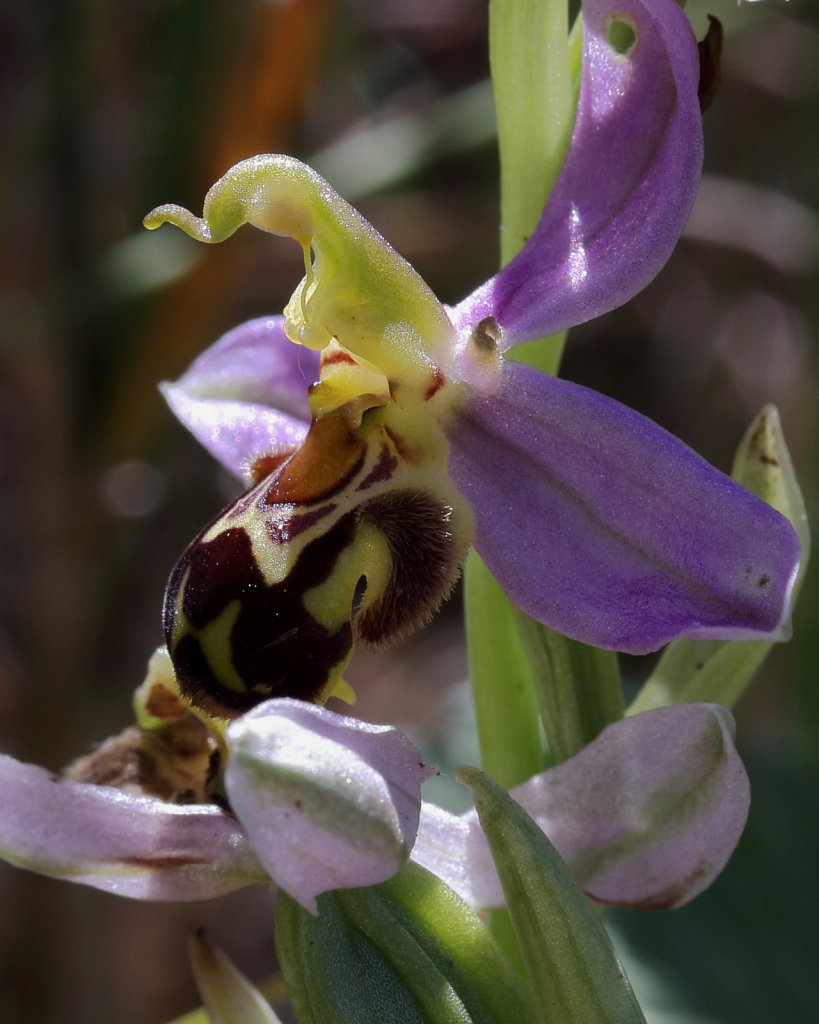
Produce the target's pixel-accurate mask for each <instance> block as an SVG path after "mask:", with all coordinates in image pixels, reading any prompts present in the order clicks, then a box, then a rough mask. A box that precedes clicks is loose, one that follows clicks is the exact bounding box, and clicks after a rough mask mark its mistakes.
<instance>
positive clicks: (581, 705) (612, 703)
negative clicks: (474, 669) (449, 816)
mask: <svg viewBox="0 0 819 1024" xmlns="http://www.w3.org/2000/svg"><path fill="white" fill-rule="evenodd" d="M515 621H516V622H517V626H518V630H519V632H520V638H521V642H522V644H523V649H524V651H525V652H526V656H527V659H528V661H529V664H530V666H531V669H532V673H533V675H534V679H535V692H536V693H537V698H538V702H539V704H540V714H541V718H542V720H543V728H544V730H545V732H546V739H547V740H548V744H549V753H550V754H551V756H552V759H553V760H554V762H555V763H556V764H559V763H560V762H561V761H565V760H567V759H568V758H570V757H573V756H574V755H575V754H576V753H577V752H578V751H579V750H581V749H582V748H583V747H584V746H585V745H586V744H587V743H591V741H592V740H593V739H595V738H596V737H597V736H598V735H599V734H600V733H601V732H602V731H603V729H605V728H606V726H607V725H611V723H612V722H617V721H619V720H620V719H621V718H622V717H623V692H622V686H621V683H620V670H619V668H618V666H617V655H616V654H615V653H614V652H613V651H601V650H599V649H598V648H596V647H589V646H588V645H587V644H581V643H580V642H579V641H577V640H570V639H569V638H568V637H565V636H562V635H561V634H560V633H555V631H554V630H552V629H549V628H548V627H547V626H543V625H541V624H540V623H539V622H535V620H534V619H532V618H530V617H529V616H528V615H526V614H525V613H524V612H522V611H520V610H519V609H515ZM490 774H491V772H490ZM499 781H502V780H499Z"/></svg>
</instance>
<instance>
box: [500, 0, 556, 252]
mask: <svg viewBox="0 0 819 1024" xmlns="http://www.w3.org/2000/svg"><path fill="white" fill-rule="evenodd" d="M568 33H569V22H568V8H567V3H566V0H490V4H489V60H490V66H491V69H492V86H493V90H494V95H495V109H496V111H497V120H498V145H499V147H500V167H501V262H502V263H508V262H509V260H511V259H512V257H513V256H515V255H516V254H517V253H518V252H519V250H520V249H521V248H522V247H523V245H524V243H525V242H526V240H527V239H528V237H529V235H530V233H531V232H532V229H533V228H534V226H535V225H536V224H537V222H538V220H539V219H540V214H541V211H542V210H543V207H544V205H545V203H546V199H547V198H548V196H549V193H550V192H551V190H552V186H553V185H554V183H555V181H556V179H557V176H558V174H559V172H560V168H561V166H562V164H563V158H564V156H565V155H566V148H567V146H568V143H569V136H570V134H571V128H572V122H573V116H574V115H573V107H572V84H571V72H570V68H569V60H568V51H567V48H566V39H567V36H568Z"/></svg>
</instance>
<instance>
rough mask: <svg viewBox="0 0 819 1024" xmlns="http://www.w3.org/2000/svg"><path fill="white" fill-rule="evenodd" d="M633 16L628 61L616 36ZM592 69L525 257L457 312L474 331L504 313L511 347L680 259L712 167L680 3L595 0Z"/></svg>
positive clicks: (586, 62) (589, 0)
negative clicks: (676, 252)
mask: <svg viewBox="0 0 819 1024" xmlns="http://www.w3.org/2000/svg"><path fill="white" fill-rule="evenodd" d="M623 16H626V17H627V18H630V19H631V21H632V22H633V25H634V27H635V29H636V33H637V42H636V45H635V46H634V48H633V50H632V51H631V52H630V53H629V54H628V55H620V54H618V53H616V51H615V50H614V49H613V47H612V46H611V45H610V44H609V43H608V41H607V32H608V28H607V22H608V19H609V18H612V17H617V18H622V17H623ZM583 33H584V43H583V68H582V79H581V89H580V98H579V103H578V111H577V119H576V122H575V128H574V132H573V135H572V139H571V145H570V148H569V152H568V155H567V157H566V162H565V164H564V167H563V170H562V172H561V175H560V177H559V179H558V181H557V183H556V184H555V187H554V190H553V191H552V194H551V196H550V197H549V201H548V203H547V205H546V208H545V210H544V213H543V216H542V217H541V220H540V222H539V224H538V226H537V228H536V229H535V231H534V232H533V233H532V236H531V238H530V239H529V241H528V243H527V244H526V245H525V246H524V248H523V249H522V251H521V252H520V253H519V254H518V256H517V257H516V258H515V259H514V260H512V261H511V263H509V264H508V265H507V266H506V267H504V268H503V269H502V270H501V271H500V272H499V273H497V274H496V275H495V276H494V277H493V278H491V279H490V280H489V281H487V282H486V283H485V284H484V285H482V286H481V287H480V288H478V289H477V290H476V291H475V292H474V293H473V294H472V295H470V296H469V297H468V298H466V299H465V300H464V301H463V302H462V303H461V304H460V305H459V306H457V307H456V308H455V310H454V311H453V321H454V323H455V325H456V327H458V328H459V330H461V331H462V332H464V333H465V332H467V331H468V330H469V328H471V327H472V326H474V325H475V324H476V323H477V322H478V321H479V320H481V319H483V318H484V317H486V316H494V317H495V318H496V319H497V320H498V322H499V323H500V325H501V327H502V329H503V339H502V344H503V346H504V347H508V346H509V345H514V344H517V343H518V342H522V341H527V340H529V339H532V338H539V337H544V336H546V335H549V334H553V333H555V332H557V331H559V330H563V329H565V328H567V327H570V326H572V325H574V324H578V323H583V322H585V321H586V320H590V319H591V318H592V317H595V316H598V315H600V314H601V313H603V312H606V311H607V310H610V309H613V308H615V307H616V306H619V305H621V304H622V303H624V302H626V301H627V300H628V299H629V298H631V296H633V295H634V294H636V293H637V292H638V291H640V289H642V288H643V287H645V285H646V284H648V282H649V281H650V280H651V279H652V278H653V277H654V276H655V274H656V273H657V272H658V271H659V270H660V268H661V267H662V266H663V264H664V263H665V262H666V260H667V259H668V257H669V256H670V254H671V251H672V249H673V248H674V245H675V244H676V242H677V239H678V238H679V236H680V234H681V233H682V230H683V227H684V225H685V222H686V220H687V218H688V214H689V212H690V210H691V206H692V205H693V202H694V197H695V195H696V191H697V186H698V184H699V177H700V173H701V169H702V151H703V143H702V127H701V123H700V108H699V102H698V99H697V85H698V82H699V61H698V56H697V47H696V43H695V40H694V37H693V35H692V32H691V28H690V25H689V24H688V21H687V19H686V17H685V15H684V14H683V13H682V11H680V10H679V8H678V6H677V4H676V3H675V2H674V0H614V2H613V0H584V3H583Z"/></svg>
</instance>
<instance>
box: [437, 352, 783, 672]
mask: <svg viewBox="0 0 819 1024" xmlns="http://www.w3.org/2000/svg"><path fill="white" fill-rule="evenodd" d="M448 435H449V440H450V456H449V469H450V472H451V474H452V478H453V480H454V482H455V484H456V486H457V487H458V489H459V490H460V491H461V492H462V493H463V494H464V495H465V496H466V497H467V498H468V499H469V501H470V503H471V505H472V509H473V511H474V514H475V520H476V532H475V540H474V543H475V547H476V548H477V550H478V552H479V553H480V555H481V557H482V558H483V559H484V560H485V561H486V563H487V565H488V566H489V568H490V569H491V571H492V572H493V574H494V575H495V576H496V577H497V578H498V580H499V581H500V582H501V584H502V586H503V587H504V589H505V590H506V591H507V593H508V594H509V596H510V597H511V598H512V600H513V601H514V602H515V603H516V604H517V605H519V606H520V607H521V608H522V609H523V610H524V611H526V612H527V613H528V614H530V615H531V616H532V617H533V618H535V619H537V620H538V621H540V622H543V623H546V624H547V625H549V626H551V627H552V628H553V629H556V630H558V631H559V632H561V633H565V634H566V635H568V636H571V637H574V638H575V639H578V640H582V641H584V642H585V643H588V644H593V645H594V646H596V647H605V648H610V649H614V650H619V651H628V652H630V653H634V654H639V653H644V652H646V651H652V650H655V649H657V648H658V647H660V646H662V645H663V644H665V643H667V642H669V641H670V640H672V639H674V637H678V636H691V637H711V638H719V639H734V640H747V639H751V638H753V637H757V638H759V637H766V638H769V639H777V638H779V639H781V638H782V633H783V631H784V630H785V629H786V628H787V626H786V625H784V624H783V619H786V617H787V614H788V610H789V593H790V589H791V587H792V584H793V580H794V577H795V573H796V569H797V565H798V559H799V541H798V539H797V536H796V533H795V532H794V530H793V528H792V527H791V525H790V523H789V522H788V521H787V520H786V519H785V518H784V517H783V516H781V515H780V514H779V513H778V512H775V511H774V510H773V509H772V508H771V507H770V506H769V505H766V504H765V503H764V502H763V501H761V500H760V499H758V498H756V497H754V496H753V495H752V494H750V493H749V492H748V491H746V490H745V489H744V488H742V487H740V486H739V485H738V484H736V483H735V482H734V481H733V480H731V479H730V478H729V477H727V476H725V475H724V474H723V473H720V472H719V471H718V470H716V469H714V468H713V467H712V466H710V465H709V464H708V463H707V462H705V460H704V459H702V458H701V457H700V456H699V455H697V454H696V453H695V452H693V451H692V450H691V449H690V448H688V447H687V446H686V445H684V444H683V443H682V442H681V441H679V440H678V439H677V438H675V437H673V436H672V435H671V434H669V433H667V432H666V431H665V430H663V429H662V428H661V427H658V426H657V425H656V424H655V423H652V422H651V420H648V419H646V417H644V416H641V415H640V414H639V413H636V412H634V411H633V410H631V409H627V408H626V407H625V406H622V405H620V404H619V403H617V402H615V401H613V400H612V399H609V398H606V397H605V396H604V395H600V394H598V393H596V392H594V391H589V390H588V389H586V388H583V387H580V386H578V385H576V384H572V383H569V382H568V381H564V380H560V379H558V378H556V377H550V376H548V375H546V374H542V373H538V372H537V371H535V370H533V369H531V368H530V367H527V366H522V365H520V364H517V363H506V364H504V367H503V375H502V379H501V383H500V385H499V387H498V389H497V391H496V392H495V393H494V394H493V395H492V396H491V397H489V398H479V397H476V396H473V398H472V399H471V400H470V401H469V402H468V403H467V404H466V405H465V406H464V407H463V408H462V409H461V410H460V411H459V413H458V414H457V416H456V417H455V418H454V419H453V421H452V422H451V423H450V425H449V428H448Z"/></svg>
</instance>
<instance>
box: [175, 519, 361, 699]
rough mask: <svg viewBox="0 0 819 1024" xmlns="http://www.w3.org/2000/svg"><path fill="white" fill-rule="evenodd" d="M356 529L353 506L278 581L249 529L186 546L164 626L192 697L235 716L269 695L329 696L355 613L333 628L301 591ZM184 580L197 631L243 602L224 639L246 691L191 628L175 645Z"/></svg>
mask: <svg viewBox="0 0 819 1024" xmlns="http://www.w3.org/2000/svg"><path fill="white" fill-rule="evenodd" d="M355 529H356V517H355V515H354V514H353V513H348V514H347V515H345V516H344V517H342V518H341V519H339V520H338V522H336V523H335V524H334V525H333V526H332V527H331V528H330V529H329V530H327V532H326V533H324V534H322V536H320V537H318V538H316V540H313V541H311V542H310V543H309V544H307V545H306V546H305V548H304V550H303V551H302V552H301V554H300V555H299V557H298V559H297V560H296V562H295V564H294V565H293V567H292V569H291V570H290V572H289V573H288V574H287V576H286V577H285V578H284V579H283V580H282V581H281V582H280V583H275V584H273V585H271V586H268V585H267V584H266V583H265V581H264V578H263V576H262V573H261V570H260V569H259V566H258V564H257V562H256V558H255V556H254V553H253V548H252V545H251V542H250V538H249V537H248V535H247V533H246V532H245V531H244V530H243V529H237V528H230V529H227V530H225V531H224V532H223V533H221V534H218V535H217V536H216V537H214V538H213V539H212V540H210V541H208V542H207V543H205V542H202V541H198V542H195V543H194V544H193V545H191V547H190V548H188V550H187V551H186V552H185V554H184V555H183V557H182V559H181V560H180V563H179V565H178V566H177V568H176V569H175V570H174V573H173V574H172V576H171V582H170V584H169V587H168V591H167V595H166V602H165V632H166V639H167V642H168V647H169V650H170V652H171V658H172V660H173V663H174V668H175V669H176V673H177V678H178V680H179V685H180V687H181V689H182V692H183V693H184V694H185V696H186V697H187V698H188V699H189V700H191V701H192V702H193V703H194V704H196V705H197V706H199V707H202V708H204V709H206V710H207V711H209V712H210V713H211V714H214V715H218V716H219V717H226V718H232V717H234V716H235V715H237V714H240V713H242V712H244V711H247V710H249V709H250V708H251V707H253V706H254V705H255V704H258V703H259V702H260V701H262V700H266V699H268V698H270V697H296V698H298V699H300V700H307V701H313V700H315V699H316V698H317V697H318V696H319V695H320V694H321V692H322V690H323V688H324V686H325V685H326V683H327V681H328V679H329V678H330V675H331V672H332V670H333V669H334V668H335V666H337V665H338V664H339V663H340V662H341V661H342V660H343V659H344V658H345V657H346V656H347V655H348V654H349V652H350V650H351V648H352V643H353V635H352V626H351V624H350V622H349V621H348V622H345V623H343V624H342V625H341V626H340V627H339V628H338V629H337V630H335V631H330V630H328V629H327V628H326V627H325V626H323V625H322V624H321V623H320V622H317V621H316V620H315V619H314V618H313V617H312V616H311V615H310V614H309V612H308V611H307V610H306V609H305V607H304V602H303V597H304V594H305V593H307V591H309V590H312V589H313V588H314V587H316V586H318V585H319V584H321V583H323V582H324V581H325V580H327V579H328V578H329V577H330V576H331V575H332V573H333V572H334V570H335V566H336V562H337V560H338V557H339V555H340V554H341V552H342V551H343V550H344V549H345V548H346V547H347V546H348V545H349V544H350V543H352V542H353V539H354V535H355ZM180 586H184V592H183V595H182V610H183V615H184V617H185V618H186V619H187V622H189V623H190V624H191V626H192V627H193V629H194V630H202V629H204V628H205V627H206V626H207V625H208V624H209V623H211V622H213V620H214V619H216V618H217V617H218V616H219V615H220V614H221V613H222V612H223V611H224V610H225V608H227V607H228V606H229V605H230V604H231V603H233V602H238V613H237V616H236V619H235V621H234V623H233V626H232V629H231V631H230V635H229V637H227V638H226V642H227V643H228V644H229V651H230V662H231V665H232V668H233V670H234V672H235V673H236V675H237V676H238V678H239V679H240V680H241V683H242V685H243V687H244V689H243V690H242V691H238V690H236V689H234V688H232V687H230V686H228V685H226V683H225V682H224V681H222V680H220V679H219V676H218V672H217V671H216V670H215V669H214V667H213V666H212V665H211V664H210V663H209V661H208V659H207V657H206V655H205V653H204V651H203V648H202V645H201V644H200V641H199V639H198V638H197V637H196V635H195V633H194V632H191V631H186V630H185V629H184V628H183V630H182V635H181V636H180V637H179V638H178V639H177V642H176V643H175V644H174V637H175V634H176V627H177V622H176V602H177V592H178V589H179V587H180ZM185 625H186V623H185Z"/></svg>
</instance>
